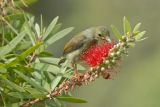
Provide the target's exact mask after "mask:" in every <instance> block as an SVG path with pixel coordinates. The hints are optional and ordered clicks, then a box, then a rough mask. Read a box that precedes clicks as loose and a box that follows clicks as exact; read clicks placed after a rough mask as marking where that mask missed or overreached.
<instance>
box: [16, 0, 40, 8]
mask: <svg viewBox="0 0 160 107" xmlns="http://www.w3.org/2000/svg"><path fill="white" fill-rule="evenodd" d="M37 1H38V0H16V1H14V2H15V5H16V7H24V6H25V7H28V6H30V5H32V4H34V3H36V2H37Z"/></svg>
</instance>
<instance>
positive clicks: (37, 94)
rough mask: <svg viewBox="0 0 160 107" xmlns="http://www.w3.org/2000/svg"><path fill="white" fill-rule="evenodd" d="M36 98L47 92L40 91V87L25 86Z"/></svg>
mask: <svg viewBox="0 0 160 107" xmlns="http://www.w3.org/2000/svg"><path fill="white" fill-rule="evenodd" d="M25 90H26V91H28V92H29V93H30V94H31V95H32V96H33V97H34V98H39V97H43V96H44V95H45V94H44V93H42V92H41V91H39V90H38V89H35V88H31V87H27V88H25Z"/></svg>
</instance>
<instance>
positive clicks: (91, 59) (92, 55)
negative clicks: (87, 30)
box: [81, 43, 114, 67]
mask: <svg viewBox="0 0 160 107" xmlns="http://www.w3.org/2000/svg"><path fill="white" fill-rule="evenodd" d="M113 46H114V43H103V44H101V45H94V46H92V47H91V48H89V49H87V50H86V51H85V52H83V53H82V55H81V59H82V60H84V61H85V62H86V63H87V64H88V65H90V66H91V67H96V66H98V65H100V64H101V63H102V62H103V60H104V58H107V57H108V53H109V50H110V49H111V48H113Z"/></svg>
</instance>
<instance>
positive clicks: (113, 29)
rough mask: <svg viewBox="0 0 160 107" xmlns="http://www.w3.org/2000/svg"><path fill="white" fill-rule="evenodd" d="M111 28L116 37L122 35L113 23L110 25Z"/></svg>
mask: <svg viewBox="0 0 160 107" xmlns="http://www.w3.org/2000/svg"><path fill="white" fill-rule="evenodd" d="M111 28H112V31H113V33H114V35H115V36H116V37H117V39H120V38H121V37H122V35H121V34H120V32H119V31H118V29H117V28H116V27H115V26H114V25H111Z"/></svg>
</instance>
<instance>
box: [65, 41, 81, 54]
mask: <svg viewBox="0 0 160 107" xmlns="http://www.w3.org/2000/svg"><path fill="white" fill-rule="evenodd" d="M83 44H84V41H83V38H81V39H71V40H70V41H69V42H68V43H67V44H66V45H65V46H64V50H63V54H64V55H65V54H67V53H70V52H72V51H74V50H77V49H79V48H81V47H83Z"/></svg>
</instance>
